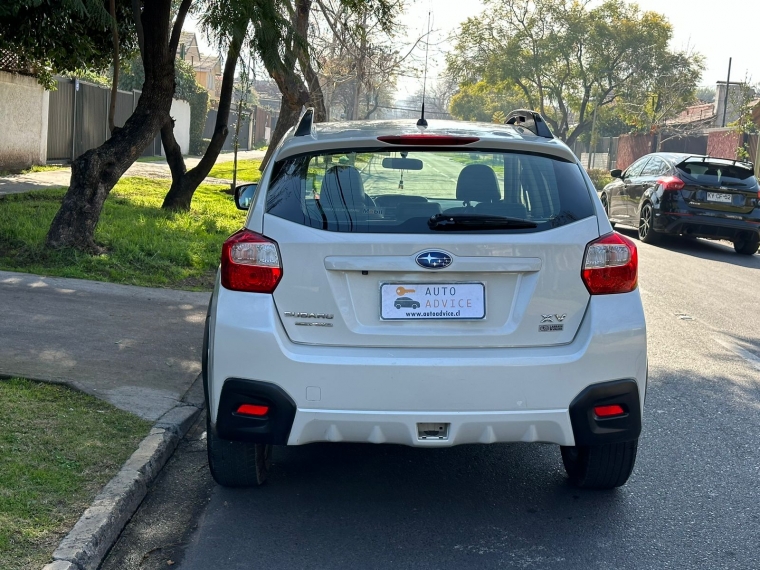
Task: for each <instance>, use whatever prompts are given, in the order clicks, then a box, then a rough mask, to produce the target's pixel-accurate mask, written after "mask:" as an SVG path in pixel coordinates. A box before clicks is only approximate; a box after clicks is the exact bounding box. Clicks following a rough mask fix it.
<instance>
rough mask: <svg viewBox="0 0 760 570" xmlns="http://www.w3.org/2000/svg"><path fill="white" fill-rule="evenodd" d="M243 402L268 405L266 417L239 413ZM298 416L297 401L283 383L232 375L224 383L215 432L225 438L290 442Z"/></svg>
mask: <svg viewBox="0 0 760 570" xmlns="http://www.w3.org/2000/svg"><path fill="white" fill-rule="evenodd" d="M242 404H255V405H260V406H268V407H269V411H268V413H267V415H266V416H263V417H251V416H243V415H240V414H237V413H235V412H236V411H237V409H238V408H239V407H240V406H241V405H242ZM295 417H296V403H295V402H294V401H293V399H292V398H291V397H290V396H289V395H288V394H287V393H286V392H285V391H284V390H283V389H282V388H280V387H279V386H276V385H275V384H270V383H269V382H260V381H258V380H242V379H239V378H228V379H227V380H226V381H225V382H224V386H222V395H221V397H220V399H219V408H218V410H217V414H216V425H215V426H214V427H215V430H214V431H216V434H217V435H218V436H219V437H220V438H222V439H229V440H233V441H250V442H254V443H269V444H272V445H286V444H287V443H288V437H290V429H291V428H292V427H293V420H294V419H295Z"/></svg>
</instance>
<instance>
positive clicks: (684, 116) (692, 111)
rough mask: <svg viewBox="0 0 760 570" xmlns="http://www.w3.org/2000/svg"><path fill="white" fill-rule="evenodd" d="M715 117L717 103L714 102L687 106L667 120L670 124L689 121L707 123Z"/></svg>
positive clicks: (683, 123) (681, 123)
mask: <svg viewBox="0 0 760 570" xmlns="http://www.w3.org/2000/svg"><path fill="white" fill-rule="evenodd" d="M714 118H715V105H714V104H713V103H700V104H699V105H692V106H691V107H686V109H684V110H683V111H681V113H680V114H679V115H678V116H676V117H674V118H672V119H670V120H669V121H666V124H668V125H688V124H689V123H706V122H710V121H712V119H714Z"/></svg>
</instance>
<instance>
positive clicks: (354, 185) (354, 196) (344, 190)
mask: <svg viewBox="0 0 760 570" xmlns="http://www.w3.org/2000/svg"><path fill="white" fill-rule="evenodd" d="M319 202H320V204H321V205H322V207H323V208H332V209H334V210H341V209H344V208H347V209H350V210H361V209H363V208H365V207H366V202H365V194H364V184H363V183H362V175H361V174H360V173H359V171H358V170H357V169H356V168H354V167H353V166H345V165H336V166H332V167H331V168H330V169H329V170H328V171H327V172H326V173H325V177H324V178H323V179H322V189H321V190H320V192H319Z"/></svg>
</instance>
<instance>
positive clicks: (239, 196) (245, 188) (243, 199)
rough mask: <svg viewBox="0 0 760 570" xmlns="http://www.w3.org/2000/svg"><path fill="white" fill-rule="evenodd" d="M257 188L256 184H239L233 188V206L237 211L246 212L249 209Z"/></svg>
mask: <svg viewBox="0 0 760 570" xmlns="http://www.w3.org/2000/svg"><path fill="white" fill-rule="evenodd" d="M257 187H258V184H241V185H240V186H238V187H237V188H235V206H237V208H238V210H247V209H248V208H250V207H251V202H253V196H254V194H256V188H257Z"/></svg>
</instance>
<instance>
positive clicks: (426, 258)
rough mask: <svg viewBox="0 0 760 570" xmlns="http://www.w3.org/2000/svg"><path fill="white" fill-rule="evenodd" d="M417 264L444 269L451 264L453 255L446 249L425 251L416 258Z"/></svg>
mask: <svg viewBox="0 0 760 570" xmlns="http://www.w3.org/2000/svg"><path fill="white" fill-rule="evenodd" d="M415 261H416V262H417V265H419V266H420V267H424V268H425V269H443V268H444V267H448V266H449V265H451V262H452V261H453V260H452V259H451V255H449V254H448V253H446V252H444V251H436V250H430V251H423V252H422V253H420V254H418V255H417V257H416V258H415Z"/></svg>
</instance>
